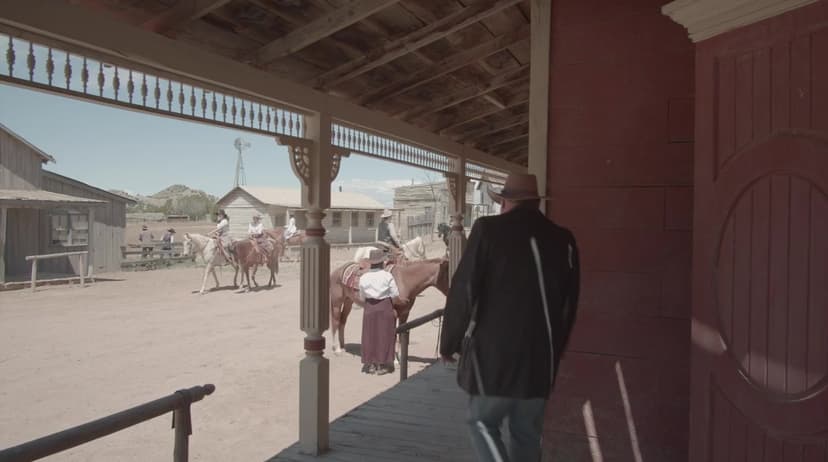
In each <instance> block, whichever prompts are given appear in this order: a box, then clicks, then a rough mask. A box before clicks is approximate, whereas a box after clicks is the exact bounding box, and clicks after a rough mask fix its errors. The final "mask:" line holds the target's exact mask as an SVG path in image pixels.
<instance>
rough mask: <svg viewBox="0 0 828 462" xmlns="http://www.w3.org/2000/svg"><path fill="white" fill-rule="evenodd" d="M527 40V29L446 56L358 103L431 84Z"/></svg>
mask: <svg viewBox="0 0 828 462" xmlns="http://www.w3.org/2000/svg"><path fill="white" fill-rule="evenodd" d="M528 38H529V28H528V27H524V28H521V29H518V30H516V31H514V32H510V33H508V34H504V35H501V36H499V37H496V38H494V39H492V40H490V41H488V42H486V43H483V44H481V45H478V46H476V47H474V48H471V49H469V50H465V51H461V52H459V53H455V54H453V55H451V56H447V57H445V58H443V59H442V60H440V61H439V62H437V63H435V64H434V65H433V66H430V67H427V68H425V69H422V70H420V71H419V72H415V73H413V74H411V75H410V76H408V77H406V78H403V79H400V80H398V81H396V82H392V83H390V84H388V85H386V86H384V87H380V88H378V89H376V90H374V91H370V92H368V93H366V94H365V95H363V96H362V97H361V98H360V99H359V103H360V104H364V105H370V104H372V103H376V102H377V101H380V100H382V99H386V98H391V97H394V96H397V95H399V94H402V93H405V92H407V91H409V90H412V89H414V88H417V87H419V86H420V85H423V84H426V83H428V82H431V81H432V80H434V79H437V78H439V77H442V76H444V75H446V74H449V73H451V72H454V71H456V70H458V69H462V68H463V67H466V66H468V65H470V64H473V63H476V62H478V61H480V60H481V59H483V58H485V57H487V56H490V55H493V54H495V53H497V52H499V51H502V50H504V49H506V48H508V47H510V46H512V45H515V44H517V43H519V42H522V41H524V40H526V39H528Z"/></svg>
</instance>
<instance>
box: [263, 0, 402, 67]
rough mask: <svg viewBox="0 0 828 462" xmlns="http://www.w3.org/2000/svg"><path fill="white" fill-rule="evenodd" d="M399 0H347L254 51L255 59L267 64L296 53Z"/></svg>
mask: <svg viewBox="0 0 828 462" xmlns="http://www.w3.org/2000/svg"><path fill="white" fill-rule="evenodd" d="M399 1H400V0H351V1H350V2H349V3H348V4H347V5H344V6H342V7H341V8H337V9H335V10H331V11H329V12H328V13H326V14H325V15H323V16H321V17H319V18H317V19H315V20H313V21H311V22H310V23H308V24H306V25H305V26H302V27H300V28H298V29H295V30H293V31H291V32H289V33H288V34H287V35H285V36H284V37H281V38H279V39H277V40H274V41H272V42H270V43H268V44H266V45H265V46H263V47H261V48H259V49H258V50H257V51H256V62H257V63H259V64H267V63H269V62H272V61H275V60H277V59H279V58H283V57H285V56H287V55H290V54H291V53H294V52H297V51H299V50H301V49H303V48H305V47H307V46H309V45H312V44H314V43H316V42H318V41H319V40H322V39H324V38H325V37H328V36H330V35H333V34H335V33H336V32H338V31H340V30H342V29H345V28H346V27H348V26H350V25H352V24H354V23H357V22H359V21H361V20H363V19H365V18H367V17H368V16H371V15H372V14H374V13H376V12H378V11H380V10H383V9H385V8H387V7H389V6H391V5H393V4H395V3H397V2H399Z"/></svg>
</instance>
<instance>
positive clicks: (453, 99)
mask: <svg viewBox="0 0 828 462" xmlns="http://www.w3.org/2000/svg"><path fill="white" fill-rule="evenodd" d="M527 69H529V64H524V65H523V66H519V67H518V68H516V69H509V70H507V71H504V72H501V73H500V74H498V75H496V76H494V77H492V79H491V80H490V81H488V82H486V84H485V85H482V86H470V87H465V88H461V89H460V90H458V91H456V92H454V93H452V94H449V95H446V96H443V97H441V98H435V99H433V100H431V101H429V102H428V103H426V104H423V105H420V106H415V107H413V108H411V109H408V110H406V111H403V112H400V113H398V114H394V116H395V117H400V118H402V119H411V118H414V117H418V116H421V115H423V114H430V113H432V112H438V111H442V110H445V109H448V108H450V107H453V106H456V105H458V104H460V103H463V102H465V101H468V100H470V99H473V98H477V97H478V96H483V95H485V94H487V93H490V92H493V91H495V90H497V89H499V88H503V87H509V86H512V85H520V84H522V83H525V82H528V81H529V76H528V75H524V74H526V70H527ZM495 107H497V108H498V109H500V110H503V109H504V108H505V104H503V103H502V102H500V104H495Z"/></svg>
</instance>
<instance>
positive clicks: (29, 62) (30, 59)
mask: <svg viewBox="0 0 828 462" xmlns="http://www.w3.org/2000/svg"><path fill="white" fill-rule="evenodd" d="M36 64H37V60H36V59H35V55H34V44H33V43H32V42H29V54H28V56H26V66H27V67H28V69H29V81H33V80H34V70H35V65H36Z"/></svg>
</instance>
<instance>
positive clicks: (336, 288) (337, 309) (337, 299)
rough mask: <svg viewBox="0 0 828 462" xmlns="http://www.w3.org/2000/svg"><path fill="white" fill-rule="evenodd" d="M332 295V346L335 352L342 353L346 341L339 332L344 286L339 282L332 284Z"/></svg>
mask: <svg viewBox="0 0 828 462" xmlns="http://www.w3.org/2000/svg"><path fill="white" fill-rule="evenodd" d="M330 296H331V347H332V348H333V352H334V354H337V355H338V354H340V353H342V350H343V349H344V348H345V342H343V341H342V340H341V338H342V336H341V335H340V334H339V322H340V317H341V316H342V302H343V300H342V299H343V294H342V288H341V287H340V285H339V284H336V283H334V284H331V288H330ZM337 337H339V341H337Z"/></svg>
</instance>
